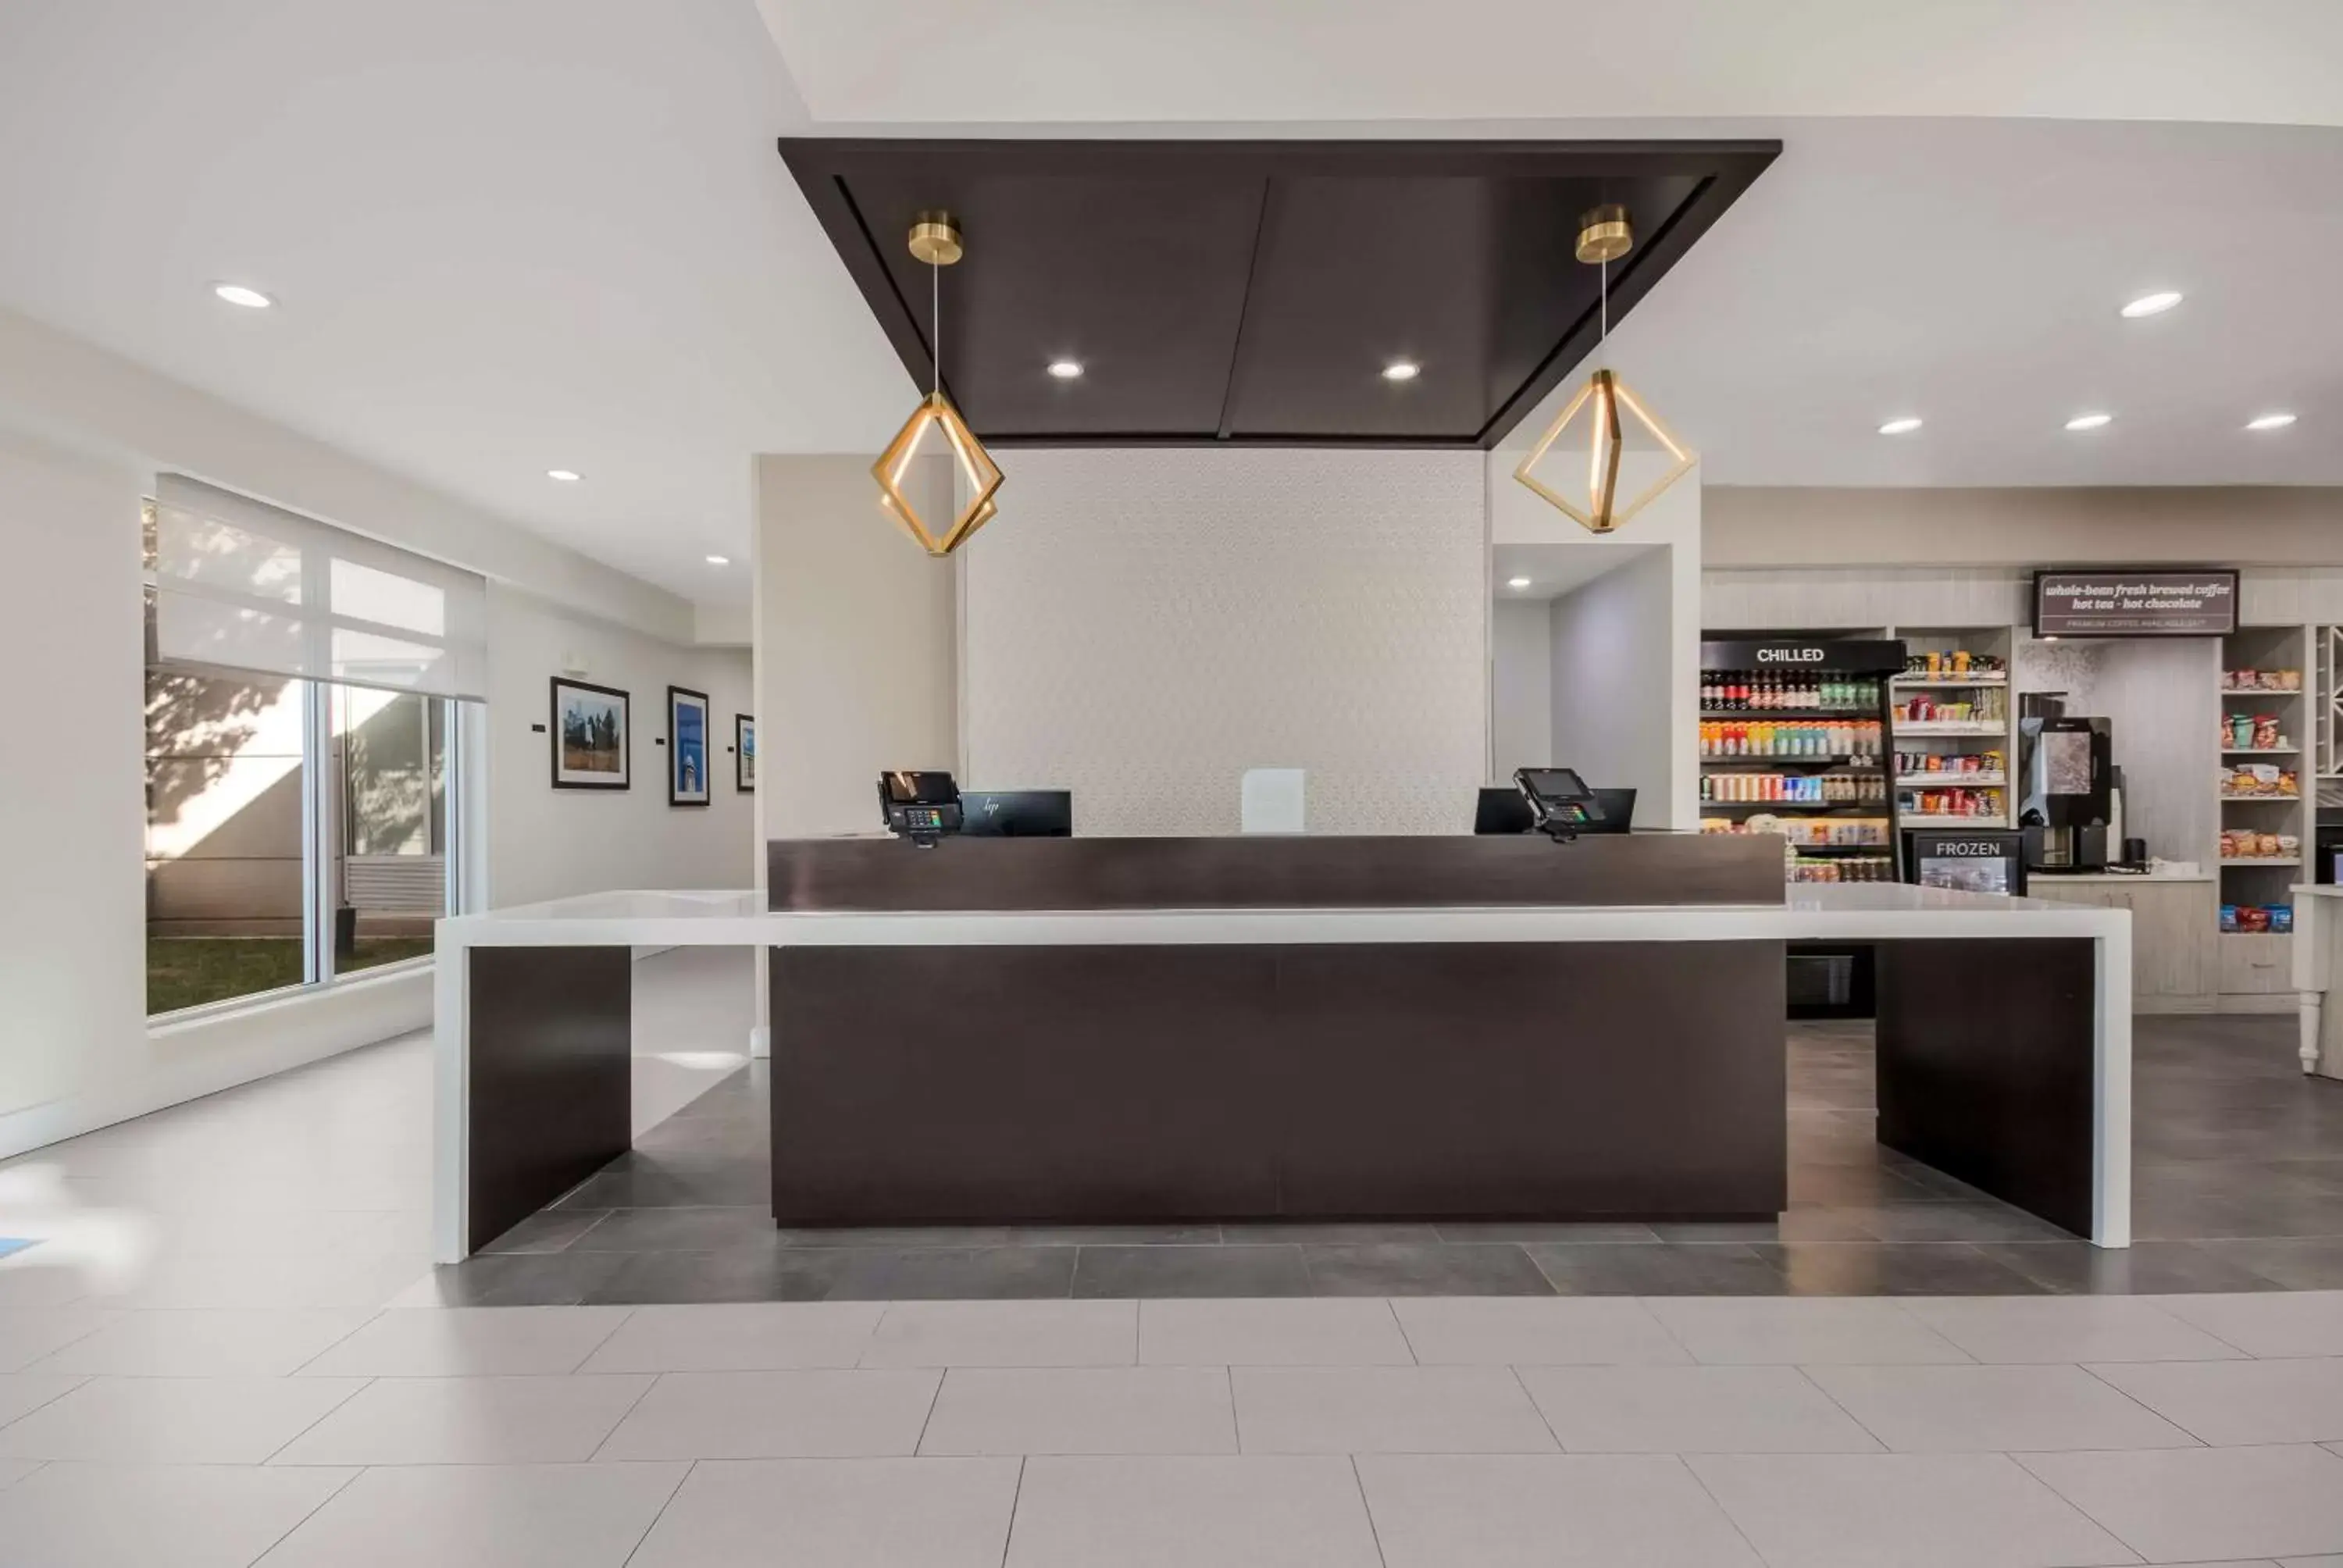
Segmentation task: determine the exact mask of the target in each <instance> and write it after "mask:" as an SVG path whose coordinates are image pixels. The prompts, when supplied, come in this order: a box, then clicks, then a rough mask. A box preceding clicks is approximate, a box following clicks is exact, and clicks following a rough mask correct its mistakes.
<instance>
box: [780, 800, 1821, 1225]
mask: <svg viewBox="0 0 2343 1568" xmlns="http://www.w3.org/2000/svg"><path fill="white" fill-rule="evenodd" d="M769 853H770V862H769V870H770V877H769V888H770V890H771V891H770V902H771V908H772V909H773V910H776V911H788V912H792V913H799V914H820V913H843V912H854V913H858V914H864V915H870V914H901V915H904V916H907V917H908V916H937V915H942V914H950V913H964V914H966V915H967V916H968V920H967V922H966V924H965V926H964V928H963V929H962V930H960V932H959V933H958V935H957V937H955V936H954V935H952V934H950V933H946V934H944V935H943V936H941V937H940V938H939V937H938V936H937V935H936V933H935V932H934V931H933V930H932V927H933V923H934V922H933V921H923V922H922V925H923V926H925V927H928V928H929V930H928V931H927V935H926V939H925V940H920V941H918V942H909V941H907V942H904V943H902V944H900V945H886V944H883V943H870V942H858V943H856V944H853V945H836V946H831V945H819V944H817V945H804V946H785V947H777V948H775V949H774V950H773V951H772V954H771V963H772V980H773V984H772V995H773V999H774V1000H773V1054H772V1064H771V1070H772V1100H773V1137H772V1147H773V1205H774V1214H775V1217H776V1218H777V1219H778V1220H779V1221H780V1222H781V1223H783V1224H789V1225H820V1224H874V1223H910V1222H930V1223H946V1222H970V1223H975V1222H983V1223H995V1224H997V1223H1001V1222H1004V1221H1030V1222H1043V1221H1168V1220H1252V1219H1272V1218H1291V1219H1305V1218H1306V1219H1330V1220H1331V1219H1362V1218H1393V1217H1412V1218H1430V1217H1464V1216H1482V1217H1523V1218H1526V1217H1536V1218H1547V1219H1553V1218H1578V1217H1589V1216H1601V1215H1636V1216H1643V1217H1654V1216H1674V1217H1687V1218H1689V1217H1695V1216H1697V1217H1726V1216H1768V1217H1770V1216H1771V1215H1773V1214H1774V1213H1775V1212H1776V1211H1779V1210H1780V1209H1781V1208H1782V1207H1783V1203H1784V1198H1785V1180H1786V1178H1785V1105H1784V1098H1785V1083H1784V1073H1785V1069H1784V1061H1783V1030H1784V1023H1783V985H1784V980H1783V977H1784V951H1785V947H1784V943H1783V942H1782V941H1780V940H1770V941H1769V940H1747V939H1745V938H1735V939H1733V940H1664V941H1652V940H1640V939H1624V938H1623V939H1622V940H1603V937H1602V935H1601V930H1600V927H1601V923H1602V918H1603V912H1604V910H1606V909H1624V908H1628V907H1634V908H1638V909H1640V910H1644V911H1647V912H1648V911H1649V910H1652V909H1653V908H1654V907H1660V908H1663V909H1665V910H1684V911H1686V912H1690V911H1692V910H1698V909H1703V908H1707V909H1725V908H1737V909H1748V908H1753V907H1754V908H1764V907H1768V906H1770V907H1772V908H1775V909H1779V908H1780V907H1781V905H1782V904H1783V900H1784V890H1783V885H1782V870H1781V854H1780V850H1779V849H1778V847H1777V846H1775V844H1774V843H1773V841H1772V840H1770V839H1730V838H1721V837H1720V838H1703V837H1699V836H1695V835H1646V836H1608V837H1589V838H1586V839H1581V840H1579V841H1577V842H1575V843H1571V844H1563V845H1555V844H1551V843H1548V842H1546V841H1545V840H1544V839H1538V838H1528V837H1523V838H1480V839H1471V838H1453V839H1443V838H1409V839H1364V838H1362V839H1332V838H1292V839H1282V838H1280V839H1269V838H1252V839H1243V838H1238V839H957V840H955V839H947V840H945V841H944V842H943V843H942V844H940V846H938V847H937V848H935V849H913V848H911V847H910V845H908V844H902V843H897V842H893V841H885V840H852V839H832V840H809V841H795V842H778V843H775V844H773V845H771V846H770V849H769ZM1525 910H1553V911H1556V912H1557V913H1566V914H1567V915H1568V916H1569V918H1570V923H1571V924H1572V926H1573V928H1574V929H1573V930H1572V931H1571V932H1570V934H1569V936H1568V938H1567V939H1566V940H1564V939H1562V938H1561V936H1560V933H1559V932H1558V931H1557V932H1556V933H1555V934H1554V936H1543V935H1539V936H1532V937H1531V938H1530V939H1529V940H1516V939H1514V938H1513V937H1511V936H1500V935H1498V934H1497V933H1496V931H1495V930H1494V929H1492V931H1491V932H1490V934H1489V935H1487V936H1485V937H1484V936H1483V935H1481V934H1479V933H1477V932H1476V931H1475V930H1474V928H1473V916H1474V915H1475V914H1476V913H1482V914H1486V915H1491V916H1502V915H1504V914H1508V913H1511V914H1516V915H1517V914H1519V913H1520V912H1522V911H1525ZM1021 915H1022V916H1027V917H1034V918H1041V919H1048V920H1054V921H1055V922H1056V925H1055V928H1054V932H1053V934H1048V935H1047V937H1046V940H1032V938H1033V933H1032V931H1031V928H1030V921H1029V923H1028V928H1027V929H1026V930H1023V931H1021V933H1020V935H1019V936H1018V938H1017V940H996V938H997V937H1000V936H1002V935H1004V934H1005V932H1004V931H1003V930H1001V924H1000V923H1001V922H1004V921H1010V920H1015V919H1016V918H1017V917H1019V916H1021Z"/></svg>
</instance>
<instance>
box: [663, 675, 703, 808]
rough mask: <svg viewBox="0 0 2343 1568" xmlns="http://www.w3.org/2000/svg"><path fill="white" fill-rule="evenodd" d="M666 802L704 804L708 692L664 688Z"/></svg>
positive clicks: (677, 687)
mask: <svg viewBox="0 0 2343 1568" xmlns="http://www.w3.org/2000/svg"><path fill="white" fill-rule="evenodd" d="M667 803H668V804H669V805H670V806H705V805H707V804H708V693H706V692H704V691H687V690H685V689H683V688H682V687H680V686H670V687H669V688H668V689H667Z"/></svg>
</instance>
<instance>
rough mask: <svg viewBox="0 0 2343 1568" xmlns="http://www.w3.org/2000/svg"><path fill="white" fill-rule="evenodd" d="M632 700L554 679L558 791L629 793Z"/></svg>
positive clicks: (604, 689) (617, 693) (555, 780)
mask: <svg viewBox="0 0 2343 1568" xmlns="http://www.w3.org/2000/svg"><path fill="white" fill-rule="evenodd" d="M627 709H628V698H627V694H626V693H625V692H623V691H618V690H616V689H612V688H610V687H608V686H588V685H587V684H586V683H585V682H584V681H582V680H564V679H562V678H561V677H559V676H558V675H557V676H555V677H554V678H553V722H552V724H551V725H550V726H549V728H550V729H552V731H553V733H552V736H551V739H552V742H553V744H552V745H551V746H550V747H548V750H550V751H551V752H552V753H553V787H554V788H555V789H626V788H628V786H629V784H630V783H631V782H632V777H631V774H632V769H630V768H629V767H628V757H629V756H630V752H629V750H628V747H629V744H630V742H631V740H632V739H633V737H632V736H631V735H630V734H629V733H628V724H627Z"/></svg>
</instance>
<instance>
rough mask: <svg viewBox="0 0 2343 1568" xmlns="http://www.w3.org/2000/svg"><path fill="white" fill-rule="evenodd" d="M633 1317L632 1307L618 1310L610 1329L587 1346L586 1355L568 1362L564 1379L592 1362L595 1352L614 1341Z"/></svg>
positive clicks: (633, 1310)
mask: <svg viewBox="0 0 2343 1568" xmlns="http://www.w3.org/2000/svg"><path fill="white" fill-rule="evenodd" d="M634 1317H635V1309H634V1308H633V1307H622V1308H620V1309H619V1311H618V1316H617V1317H615V1318H613V1319H611V1320H610V1327H609V1329H608V1332H605V1333H604V1334H603V1335H602V1337H601V1338H600V1339H598V1340H596V1341H595V1342H593V1343H592V1344H590V1345H588V1346H587V1347H586V1353H585V1354H583V1355H581V1356H579V1357H578V1359H577V1360H576V1361H574V1362H570V1363H569V1367H568V1371H566V1372H563V1373H562V1374H561V1375H562V1376H564V1377H575V1376H577V1375H578V1369H579V1368H580V1367H583V1366H584V1365H585V1364H586V1363H587V1362H590V1361H592V1360H593V1359H594V1354H595V1352H598V1351H599V1350H600V1349H601V1348H602V1347H603V1346H604V1345H607V1344H608V1343H609V1342H611V1341H612V1340H613V1339H616V1338H617V1337H618V1331H619V1330H620V1329H623V1328H625V1327H626V1326H627V1325H628V1323H630V1322H633V1321H634Z"/></svg>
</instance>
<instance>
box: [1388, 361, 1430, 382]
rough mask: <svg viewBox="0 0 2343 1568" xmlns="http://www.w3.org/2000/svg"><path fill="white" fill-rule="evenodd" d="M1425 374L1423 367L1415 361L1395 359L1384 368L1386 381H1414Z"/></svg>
mask: <svg viewBox="0 0 2343 1568" xmlns="http://www.w3.org/2000/svg"><path fill="white" fill-rule="evenodd" d="M1421 375H1423V366H1421V365H1418V364H1417V363H1416V362H1415V361H1414V360H1413V359H1394V360H1393V361H1392V362H1391V363H1390V364H1388V365H1386V366H1384V367H1383V379H1384V380H1386V381H1413V380H1414V379H1415V378H1416V377H1419V376H1421Z"/></svg>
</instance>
